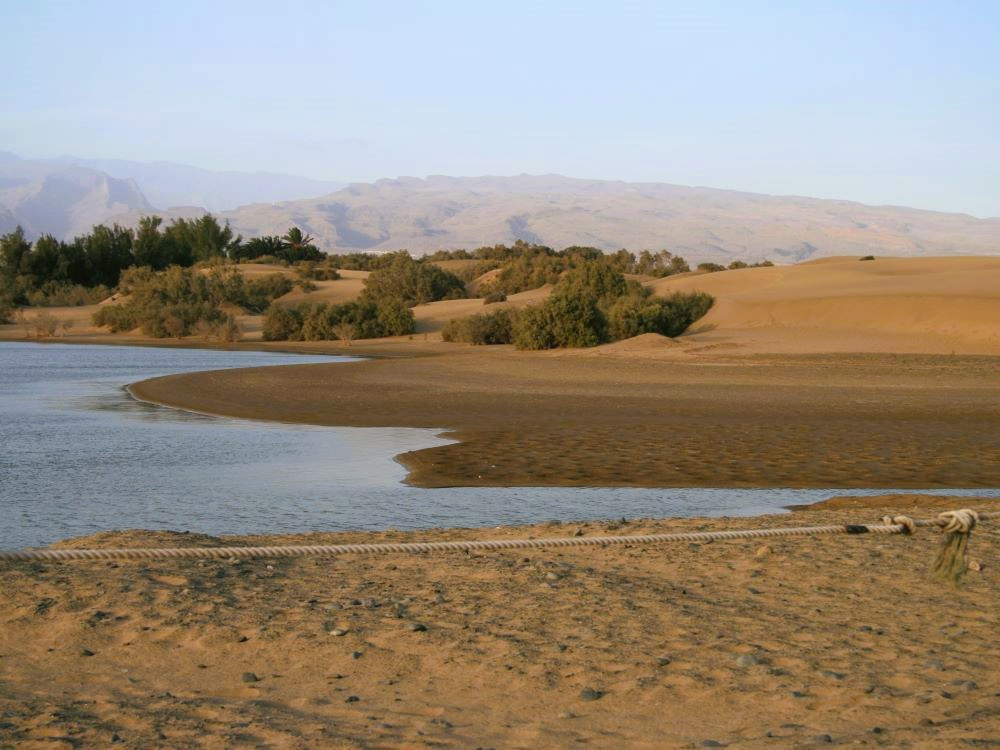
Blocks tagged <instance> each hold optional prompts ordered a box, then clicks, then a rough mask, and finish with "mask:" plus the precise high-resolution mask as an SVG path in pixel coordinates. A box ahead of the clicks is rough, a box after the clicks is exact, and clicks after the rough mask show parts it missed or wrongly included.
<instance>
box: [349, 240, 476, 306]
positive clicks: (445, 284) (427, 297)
mask: <svg viewBox="0 0 1000 750" xmlns="http://www.w3.org/2000/svg"><path fill="white" fill-rule="evenodd" d="M361 296H362V298H364V299H367V300H371V301H372V302H379V301H384V300H395V301H397V302H401V303H402V304H404V305H405V306H407V307H412V306H413V305H421V304H424V303H427V302H437V301H438V300H443V299H461V298H463V297H465V284H464V283H463V282H462V280H461V279H459V278H458V277H457V276H455V275H454V274H452V273H448V272H447V271H445V270H443V269H441V268H439V267H438V266H435V265H434V264H433V263H427V262H424V261H418V260H414V259H413V258H411V257H410V254H409V253H407V252H406V251H405V250H401V251H400V252H397V253H388V254H386V255H383V256H382V257H380V258H379V260H378V263H377V266H376V268H375V270H373V271H372V272H371V273H370V274H369V276H368V278H367V279H365V288H364V291H363V292H362V294H361Z"/></svg>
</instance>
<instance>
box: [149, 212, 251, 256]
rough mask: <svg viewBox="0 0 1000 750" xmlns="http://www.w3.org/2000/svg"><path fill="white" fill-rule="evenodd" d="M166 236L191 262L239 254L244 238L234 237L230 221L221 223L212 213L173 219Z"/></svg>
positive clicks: (165, 233)
mask: <svg viewBox="0 0 1000 750" xmlns="http://www.w3.org/2000/svg"><path fill="white" fill-rule="evenodd" d="M164 235H165V236H166V237H167V238H168V240H169V241H171V242H173V243H176V245H177V246H178V247H180V248H183V249H184V250H183V255H184V256H185V257H184V258H183V260H190V262H191V263H195V262H197V261H201V260H212V259H213V258H232V257H234V256H237V255H239V252H240V250H239V248H240V245H241V243H242V238H241V237H238V236H237V237H233V230H232V228H231V227H230V226H229V222H228V221H227V222H226V223H225V224H219V221H218V219H216V218H215V217H214V216H212V215H211V214H205V215H204V216H201V217H199V218H197V219H174V220H173V221H172V222H171V223H170V226H169V227H167V229H166V231H165V232H164ZM188 256H189V257H188ZM183 265H190V263H184V264H183Z"/></svg>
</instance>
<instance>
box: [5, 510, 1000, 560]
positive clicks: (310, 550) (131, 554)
mask: <svg viewBox="0 0 1000 750" xmlns="http://www.w3.org/2000/svg"><path fill="white" fill-rule="evenodd" d="M956 514H970V515H956ZM994 516H995V514H993V515H987V514H985V513H983V514H976V512H975V511H971V510H967V511H948V512H947V513H942V514H941V515H940V516H938V517H937V518H936V519H932V520H918V521H914V520H913V519H909V518H906V517H904V516H897V517H895V518H885V519H883V523H881V524H877V525H876V524H842V525H835V526H800V527H794V528H782V529H740V530H734V531H699V532H689V533H679V534H643V535H637V536H594V537H555V538H552V539H483V540H477V541H454V542H401V543H395V542H385V543H379V544H308V545H302V544H299V545H281V546H273V547H174V548H161V549H155V548H154V549H151V548H133V549H129V548H113V549H40V550H23V551H9V552H4V551H0V560H158V559H172V558H195V559H204V558H215V559H220V558H221V559H246V558H254V557H306V556H336V555H355V554H362V555H381V554H391V553H423V552H476V551H480V550H484V551H492V550H508V549H531V548H544V547H608V546H611V545H616V544H664V543H669V542H712V541H716V540H723V539H762V538H773V537H783V536H817V535H821V534H908V533H912V529H915V528H917V527H919V526H941V527H943V528H945V529H946V530H947V529H950V528H951V527H952V525H957V528H963V524H964V528H966V529H967V531H965V532H957V533H961V534H962V535H963V536H964V537H965V538H968V531H969V530H971V529H972V527H973V526H974V525H975V522H976V520H985V519H987V518H993V517H994ZM904 518H905V519H906V520H903V519H904ZM956 519H957V520H956ZM970 519H971V521H970ZM886 520H889V521H892V523H885V521H886Z"/></svg>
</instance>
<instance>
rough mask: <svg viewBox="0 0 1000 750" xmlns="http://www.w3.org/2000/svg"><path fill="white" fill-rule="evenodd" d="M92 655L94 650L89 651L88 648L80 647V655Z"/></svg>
mask: <svg viewBox="0 0 1000 750" xmlns="http://www.w3.org/2000/svg"><path fill="white" fill-rule="evenodd" d="M93 655H94V652H93V651H91V650H90V649H89V648H82V649H80V656H93Z"/></svg>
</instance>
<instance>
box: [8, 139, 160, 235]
mask: <svg viewBox="0 0 1000 750" xmlns="http://www.w3.org/2000/svg"><path fill="white" fill-rule="evenodd" d="M9 156H10V155H8V154H4V158H2V159H0V232H9V231H11V230H12V229H14V227H15V226H18V225H20V226H22V227H23V228H24V230H25V232H26V233H27V234H28V236H29V237H37V236H38V235H40V234H53V235H55V236H57V237H72V236H73V235H76V234H82V233H83V232H86V231H88V230H89V229H90V228H91V227H92V226H93V225H94V224H100V223H102V222H105V221H108V220H109V219H111V218H112V217H114V216H117V215H120V214H122V213H125V212H132V213H140V214H141V213H151V212H153V211H154V210H155V209H154V207H153V206H152V205H151V204H150V202H149V201H148V200H146V196H144V195H143V193H142V190H140V189H139V186H138V185H136V183H135V181H134V180H131V179H116V178H114V177H110V176H109V175H107V174H106V173H104V172H101V171H99V170H96V169H88V168H85V167H74V166H52V165H49V164H42V163H39V162H32V161H22V160H20V159H16V158H14V159H11V158H9Z"/></svg>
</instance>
